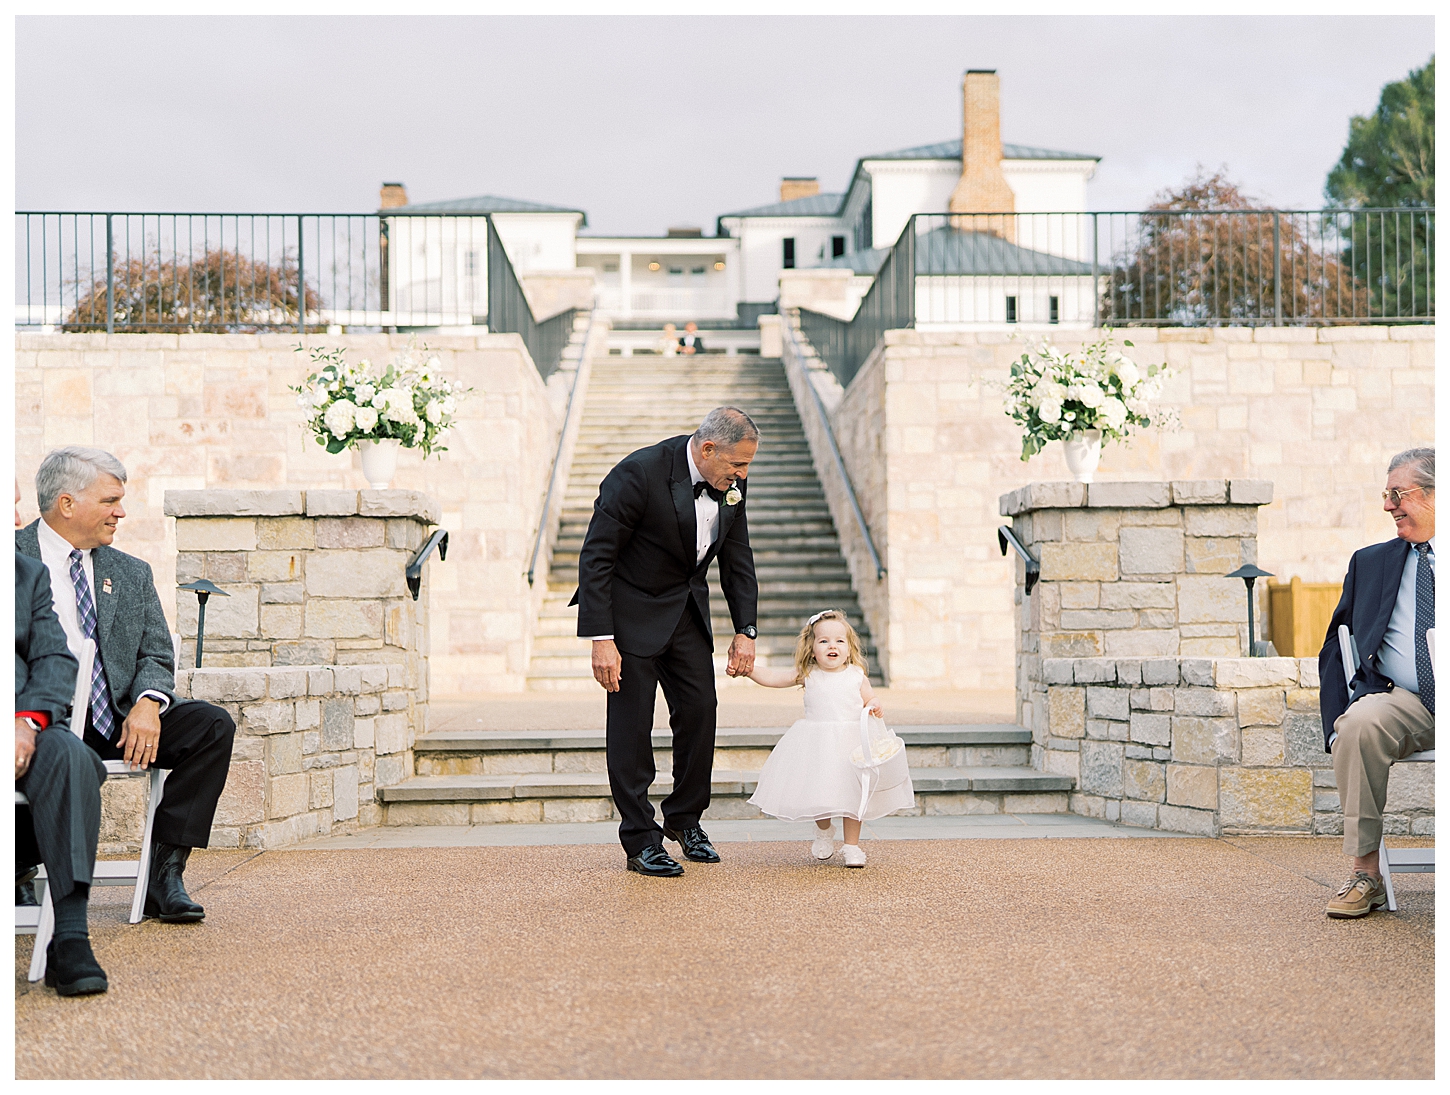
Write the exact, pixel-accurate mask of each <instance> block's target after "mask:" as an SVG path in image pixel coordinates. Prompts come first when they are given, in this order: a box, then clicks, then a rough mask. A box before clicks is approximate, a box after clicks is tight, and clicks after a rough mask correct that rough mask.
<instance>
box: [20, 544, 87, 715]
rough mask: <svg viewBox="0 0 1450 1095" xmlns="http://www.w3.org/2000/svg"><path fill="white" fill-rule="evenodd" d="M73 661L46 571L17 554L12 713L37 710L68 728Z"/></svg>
mask: <svg viewBox="0 0 1450 1095" xmlns="http://www.w3.org/2000/svg"><path fill="white" fill-rule="evenodd" d="M77 668H78V667H77V665H76V660H75V658H74V657H72V655H71V652H70V649H69V648H68V647H67V646H66V643H65V632H64V631H62V630H61V627H60V621H59V620H58V619H56V616H55V608H54V607H53V605H52V603H51V596H50V571H48V570H46V569H45V564H44V563H42V562H41V561H40V560H38V559H30V558H27V557H26V556H24V555H21V554H19V553H18V552H17V553H16V555H15V710H17V711H40V712H43V713H44V714H45V716H46V718H48V719H49V720H50V725H51V726H59V727H61V728H62V729H64V728H65V726H66V718H67V713H68V712H69V711H70V702H71V700H72V699H73V698H74V697H75V691H76V670H77Z"/></svg>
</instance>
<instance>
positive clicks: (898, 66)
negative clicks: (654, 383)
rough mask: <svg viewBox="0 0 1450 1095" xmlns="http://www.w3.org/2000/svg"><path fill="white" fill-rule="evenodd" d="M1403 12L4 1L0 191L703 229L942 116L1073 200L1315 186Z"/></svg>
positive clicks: (1310, 190) (1428, 22) (921, 133)
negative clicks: (1045, 172) (395, 194)
mask: <svg viewBox="0 0 1450 1095" xmlns="http://www.w3.org/2000/svg"><path fill="white" fill-rule="evenodd" d="M1433 49H1434V25H1433V21H1432V19H1430V18H1429V17H1418V16H1416V17H1395V16H1385V15H1376V16H1372V17H1343V18H1339V17H1334V18H1328V17H1275V18H1249V17H1243V16H1234V17H1222V18H1180V17H1164V18H1142V17H1116V16H1093V17H1083V18H1067V17H1062V16H1028V17H1010V18H1009V17H992V18H987V17H963V18H936V17H922V18H918V17H881V16H874V17H841V16H837V17H830V18H816V17H760V16H757V17H721V18H715V17H708V18H707V17H686V18H660V17H648V18H645V17H612V18H611V17H600V18H594V17H591V18H583V17H577V16H554V17H542V18H523V17H476V18H463V17H431V16H430V17H416V18H404V17H376V18H375V17H361V16H360V17H341V18H313V17H307V18H270V17H266V18H263V17H258V18H217V17H197V18H185V17H175V16H172V17H145V18H142V17H97V16H74V17H61V18H49V17H44V18H42V17H30V18H21V19H19V20H18V21H17V25H16V52H17V68H16V202H17V208H19V209H86V210H105V209H109V210H146V211H155V210H177V211H198V210H208V211H233V210H235V211H264V210H265V211H279V212H299V211H300V212H314V211H337V212H351V211H366V210H372V209H374V208H376V206H377V194H378V185H379V183H380V182H381V181H383V180H389V181H393V180H397V181H401V182H404V183H406V184H407V187H408V193H409V196H410V197H411V198H412V200H414V201H432V200H437V199H445V198H458V197H467V196H471V195H475V194H497V195H503V196H507V197H514V198H525V199H529V200H534V201H543V202H551V203H557V204H561V205H567V206H570V207H572V208H580V209H583V210H585V211H586V212H587V213H588V216H589V228H588V229H587V230H586V231H588V232H589V233H591V234H595V235H603V234H613V233H628V234H643V235H654V234H659V233H661V232H663V230H664V229H665V228H666V227H667V226H669V225H700V226H703V227H704V228H705V229H706V231H707V233H711V232H713V229H714V220H715V217H716V216H718V215H720V214H721V213H726V212H730V211H732V210H735V209H740V208H745V207H748V206H751V205H756V204H760V203H763V202H767V201H773V200H775V198H776V192H777V187H778V181H779V178H780V176H782V175H816V176H819V177H820V180H821V185H822V187H823V189H826V190H841V189H844V187H845V185H846V183H847V182H848V180H849V177H850V174H851V170H852V168H853V167H854V165H855V161H856V160H857V158H858V157H860V156H862V155H865V154H869V153H872V152H882V151H888V150H892V149H898V148H905V147H908V146H911V145H916V144H926V143H930V142H933V141H941V140H951V139H955V138H957V137H959V136H960V133H961V92H960V82H961V75H962V72H963V70H965V69H967V68H996V69H997V71H998V72H999V73H1000V75H1001V79H1002V137H1003V140H1005V141H1009V142H1016V143H1020V144H1029V145H1039V146H1044V147H1048V148H1060V149H1068V150H1073V151H1082V152H1090V153H1095V154H1097V155H1100V156H1101V157H1102V163H1101V165H1100V166H1099V169H1098V174H1097V176H1096V178H1095V179H1094V180H1093V181H1092V182H1091V183H1090V184H1089V189H1088V200H1089V203H1090V206H1091V207H1092V208H1094V209H1138V208H1141V207H1142V206H1143V205H1144V204H1145V203H1146V202H1147V201H1148V200H1149V199H1150V198H1151V197H1152V195H1153V194H1154V193H1155V192H1157V191H1158V190H1160V189H1162V188H1163V187H1165V186H1171V185H1174V184H1177V183H1179V182H1181V181H1182V180H1183V179H1184V178H1185V177H1186V176H1187V175H1188V174H1190V173H1191V172H1192V171H1193V169H1194V167H1195V165H1196V164H1199V163H1202V164H1204V165H1206V166H1208V167H1210V168H1213V167H1217V166H1219V165H1227V167H1228V169H1229V172H1230V174H1231V175H1232V176H1233V177H1234V178H1235V179H1237V180H1238V181H1239V182H1241V183H1242V184H1243V185H1244V186H1245V187H1246V188H1247V189H1248V190H1249V191H1250V192H1251V193H1253V194H1255V195H1258V196H1260V197H1261V198H1263V199H1264V200H1265V201H1266V202H1268V203H1272V204H1276V205H1279V206H1281V207H1306V206H1307V207H1311V208H1317V207H1318V206H1319V205H1320V204H1321V203H1322V200H1323V196H1322V191H1323V186H1324V177H1325V175H1326V173H1327V172H1328V170H1329V168H1330V167H1331V166H1332V165H1333V164H1334V162H1335V161H1336V160H1337V159H1338V157H1339V155H1340V152H1341V151H1342V149H1343V147H1344V142H1345V137H1346V135H1347V132H1348V125H1349V118H1350V116H1351V115H1352V114H1367V113H1369V112H1371V111H1372V110H1373V109H1374V106H1375V104H1376V102H1377V101H1378V98H1379V91H1380V88H1381V86H1382V85H1384V84H1385V83H1386V82H1388V81H1391V80H1397V79H1400V78H1402V77H1403V76H1404V75H1405V74H1406V73H1407V72H1408V71H1409V70H1410V69H1412V68H1416V67H1418V66H1420V65H1422V64H1424V63H1425V62H1426V61H1427V60H1428V59H1429V58H1430V55H1431V53H1432V51H1433Z"/></svg>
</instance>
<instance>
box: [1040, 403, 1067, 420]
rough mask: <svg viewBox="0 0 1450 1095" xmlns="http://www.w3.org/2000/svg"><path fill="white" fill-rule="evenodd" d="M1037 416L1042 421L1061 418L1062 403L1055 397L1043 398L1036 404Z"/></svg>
mask: <svg viewBox="0 0 1450 1095" xmlns="http://www.w3.org/2000/svg"><path fill="white" fill-rule="evenodd" d="M1037 417H1038V418H1040V419H1042V421H1044V422H1057V421H1059V420H1060V419H1061V418H1062V403H1061V402H1059V401H1058V400H1056V399H1044V400H1043V401H1042V402H1041V403H1039V404H1038V405H1037Z"/></svg>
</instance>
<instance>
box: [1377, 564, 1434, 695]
mask: <svg viewBox="0 0 1450 1095" xmlns="http://www.w3.org/2000/svg"><path fill="white" fill-rule="evenodd" d="M1419 569H1420V553H1419V552H1418V551H1416V550H1414V545H1411V547H1410V555H1409V558H1407V559H1406V560H1405V569H1404V573H1402V574H1401V575H1400V591H1399V593H1398V594H1397V595H1396V596H1395V608H1394V611H1393V612H1391V613H1390V623H1389V626H1388V627H1387V628H1385V638H1384V642H1383V643H1381V644H1380V648H1379V655H1378V657H1376V658H1375V665H1376V667H1378V669H1379V671H1380V672H1381V673H1383V674H1384V675H1385V676H1386V677H1388V678H1389V679H1390V680H1392V681H1394V682H1395V687H1396V688H1403V689H1404V690H1405V691H1406V692H1413V693H1415V695H1417V696H1418V695H1419V694H1420V674H1419V673H1418V672H1416V670H1415V576H1416V575H1417V574H1418V573H1419ZM1430 570H1431V572H1432V573H1433V572H1434V570H1435V538H1434V537H1433V536H1432V537H1430Z"/></svg>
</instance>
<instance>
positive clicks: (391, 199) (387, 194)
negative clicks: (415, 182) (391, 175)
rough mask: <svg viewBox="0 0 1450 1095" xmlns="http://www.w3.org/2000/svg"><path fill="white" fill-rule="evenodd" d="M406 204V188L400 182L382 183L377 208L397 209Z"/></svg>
mask: <svg viewBox="0 0 1450 1095" xmlns="http://www.w3.org/2000/svg"><path fill="white" fill-rule="evenodd" d="M407 204H408V189H407V187H405V186H404V185H403V184H402V183H388V182H385V183H383V190H382V193H381V195H380V196H379V198H378V208H379V209H397V208H398V207H400V206H404V205H407Z"/></svg>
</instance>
